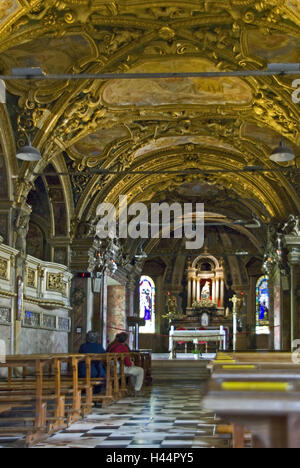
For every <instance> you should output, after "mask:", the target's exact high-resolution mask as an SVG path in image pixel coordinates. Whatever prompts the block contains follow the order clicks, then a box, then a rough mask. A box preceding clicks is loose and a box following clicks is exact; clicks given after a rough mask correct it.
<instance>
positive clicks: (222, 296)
mask: <svg viewBox="0 0 300 468" xmlns="http://www.w3.org/2000/svg"><path fill="white" fill-rule="evenodd" d="M220 283H221V284H220V287H221V292H220V296H221V297H220V299H221V304H220V305H221V307H224V279H223V278H222V279H221V280H220Z"/></svg>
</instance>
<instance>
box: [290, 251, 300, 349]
mask: <svg viewBox="0 0 300 468" xmlns="http://www.w3.org/2000/svg"><path fill="white" fill-rule="evenodd" d="M289 264H290V268H291V351H294V349H295V346H294V344H293V343H294V341H295V340H298V339H299V336H298V333H299V325H298V323H297V321H298V319H299V314H298V313H297V312H299V310H297V309H299V306H298V304H297V302H296V296H297V291H298V288H299V284H298V281H299V270H300V268H299V264H300V248H299V247H292V248H291V250H290V253H289Z"/></svg>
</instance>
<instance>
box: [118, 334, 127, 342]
mask: <svg viewBox="0 0 300 468" xmlns="http://www.w3.org/2000/svg"><path fill="white" fill-rule="evenodd" d="M127 339H128V335H127V333H125V332H122V333H118V335H117V336H116V341H117V342H118V343H126V341H127Z"/></svg>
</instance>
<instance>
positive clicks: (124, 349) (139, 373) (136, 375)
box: [107, 333, 144, 392]
mask: <svg viewBox="0 0 300 468" xmlns="http://www.w3.org/2000/svg"><path fill="white" fill-rule="evenodd" d="M127 340H128V335H127V333H119V334H118V335H117V336H116V338H115V340H114V342H113V343H111V345H109V346H108V349H107V352H109V353H130V349H129V346H128V344H127V343H126V342H127ZM124 364H125V375H130V377H131V380H132V385H133V387H134V390H135V391H136V392H140V391H141V389H142V386H143V383H144V369H143V368H142V367H138V366H135V365H134V363H133V362H132V361H131V359H130V357H129V356H126V357H125V359H124Z"/></svg>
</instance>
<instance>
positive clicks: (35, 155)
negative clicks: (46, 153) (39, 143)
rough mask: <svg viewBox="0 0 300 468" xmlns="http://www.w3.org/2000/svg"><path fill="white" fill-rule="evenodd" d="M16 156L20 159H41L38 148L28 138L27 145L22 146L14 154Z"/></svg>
mask: <svg viewBox="0 0 300 468" xmlns="http://www.w3.org/2000/svg"><path fill="white" fill-rule="evenodd" d="M16 156H17V158H18V159H20V160H21V161H28V162H34V161H40V160H41V159H42V155H41V153H40V152H39V150H38V149H36V148H35V147H34V146H32V145H31V141H30V139H29V142H28V145H26V146H23V148H21V149H19V151H17V154H16Z"/></svg>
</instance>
